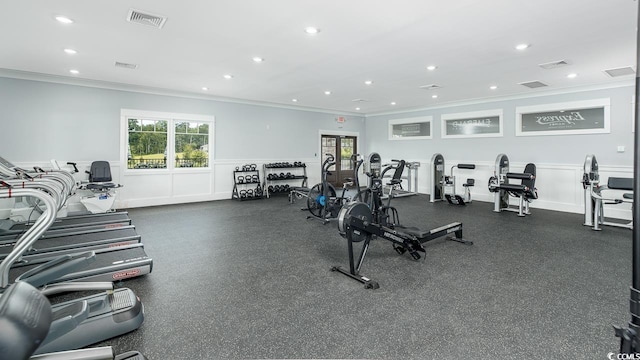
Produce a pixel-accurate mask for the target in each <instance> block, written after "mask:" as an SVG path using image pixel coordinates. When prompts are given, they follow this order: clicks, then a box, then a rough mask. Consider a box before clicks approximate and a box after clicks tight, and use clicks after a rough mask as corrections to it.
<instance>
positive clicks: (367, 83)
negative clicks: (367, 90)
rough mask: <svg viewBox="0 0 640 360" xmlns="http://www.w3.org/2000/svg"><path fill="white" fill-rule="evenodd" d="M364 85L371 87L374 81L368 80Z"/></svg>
mask: <svg viewBox="0 0 640 360" xmlns="http://www.w3.org/2000/svg"><path fill="white" fill-rule="evenodd" d="M364 83H365V85H371V84H373V81H371V80H367V81H365V82H364Z"/></svg>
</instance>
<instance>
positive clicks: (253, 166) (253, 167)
mask: <svg viewBox="0 0 640 360" xmlns="http://www.w3.org/2000/svg"><path fill="white" fill-rule="evenodd" d="M249 167H250V168H251V171H253V170H255V169H256V168H257V167H258V165H256V164H251V165H249Z"/></svg>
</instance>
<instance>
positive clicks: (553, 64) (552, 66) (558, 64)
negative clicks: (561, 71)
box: [538, 60, 571, 70]
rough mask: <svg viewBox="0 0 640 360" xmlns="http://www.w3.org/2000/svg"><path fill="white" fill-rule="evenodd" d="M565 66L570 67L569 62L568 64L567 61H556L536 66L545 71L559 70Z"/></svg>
mask: <svg viewBox="0 0 640 360" xmlns="http://www.w3.org/2000/svg"><path fill="white" fill-rule="evenodd" d="M567 65H571V62H569V61H568V60H558V61H552V62H548V63H544V64H539V65H538V66H540V67H541V68H543V69H545V70H550V69H555V68H559V67H563V66H567Z"/></svg>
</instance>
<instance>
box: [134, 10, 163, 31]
mask: <svg viewBox="0 0 640 360" xmlns="http://www.w3.org/2000/svg"><path fill="white" fill-rule="evenodd" d="M127 21H128V22H132V23H136V24H142V25H147V26H152V27H154V28H157V29H162V27H163V26H164V23H165V22H166V21H167V18H166V17H164V16H161V15H155V14H151V13H148V12H142V11H140V10H136V9H129V14H128V15H127Z"/></svg>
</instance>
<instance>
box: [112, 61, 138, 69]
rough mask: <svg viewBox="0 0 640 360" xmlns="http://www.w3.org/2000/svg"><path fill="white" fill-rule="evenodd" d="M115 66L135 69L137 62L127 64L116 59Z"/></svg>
mask: <svg viewBox="0 0 640 360" xmlns="http://www.w3.org/2000/svg"><path fill="white" fill-rule="evenodd" d="M116 67H119V68H125V69H132V70H135V69H137V68H138V64H127V63H123V62H119V61H116Z"/></svg>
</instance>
